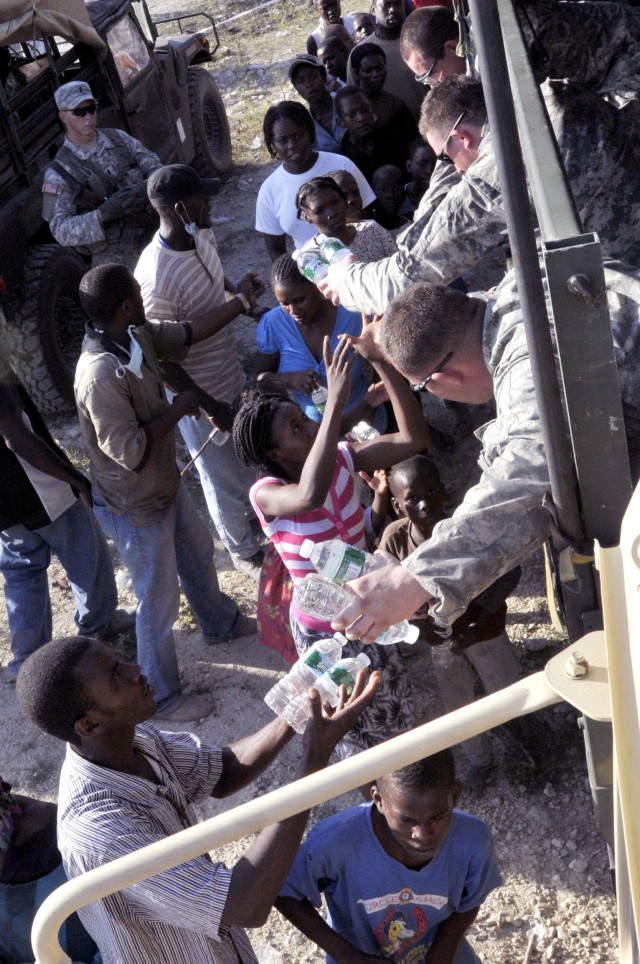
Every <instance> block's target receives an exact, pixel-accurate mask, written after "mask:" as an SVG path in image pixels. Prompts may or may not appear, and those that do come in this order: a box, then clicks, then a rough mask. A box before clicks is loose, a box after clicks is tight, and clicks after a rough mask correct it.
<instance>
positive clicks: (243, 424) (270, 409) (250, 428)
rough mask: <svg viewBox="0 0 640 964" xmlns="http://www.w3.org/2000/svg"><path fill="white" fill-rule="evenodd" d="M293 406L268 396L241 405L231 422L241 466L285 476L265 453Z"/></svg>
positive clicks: (258, 397)
mask: <svg viewBox="0 0 640 964" xmlns="http://www.w3.org/2000/svg"><path fill="white" fill-rule="evenodd" d="M294 263H295V262H294ZM294 404H295V402H292V401H291V400H290V399H288V398H283V396H282V395H275V394H273V393H271V392H264V393H260V394H257V395H256V396H255V397H254V398H251V399H249V400H248V401H246V402H245V403H244V405H243V406H242V408H241V409H240V411H239V412H238V414H237V415H236V417H235V418H234V420H233V446H234V448H235V450H236V455H237V456H238V458H239V459H240V461H241V462H242V463H243V464H244V465H249V466H255V467H256V468H258V469H260V470H261V471H263V472H266V473H267V475H278V476H281V475H285V473H284V472H283V469H282V466H281V465H279V464H278V463H277V462H274V461H272V460H271V459H270V458H269V457H268V455H267V452H268V451H269V449H271V448H273V440H272V436H271V427H272V425H273V420H274V418H275V416H276V414H277V412H278V411H279V409H280V408H282V406H283V405H294Z"/></svg>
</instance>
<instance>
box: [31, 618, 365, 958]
mask: <svg viewBox="0 0 640 964" xmlns="http://www.w3.org/2000/svg"><path fill="white" fill-rule="evenodd" d="M377 682H378V677H377V674H372V677H371V679H370V680H369V682H368V683H367V685H366V686H365V685H364V673H362V674H361V675H360V676H359V678H358V681H357V682H356V684H355V687H354V691H353V694H352V696H351V698H350V699H349V701H348V702H347V703H344V702H342V701H341V703H340V704H339V706H338V708H337V709H336V710H335V711H334V712H332V714H331V716H328V715H324V712H323V710H322V708H321V705H320V697H319V695H318V693H317V692H315V691H314V695H313V696H311V697H310V712H311V716H310V720H309V722H308V723H307V727H306V730H305V733H304V737H303V745H302V757H301V761H300V765H299V768H298V772H297V774H296V777H297V778H299V777H302V776H306V775H308V774H310V773H313V772H315V771H317V770H319V769H322V768H323V767H324V766H325V765H326V764H327V762H328V760H329V756H330V754H331V752H332V751H333V748H334V747H335V745H336V743H337V742H338V740H339V739H341V738H342V736H344V734H345V733H346V732H347V731H348V730H349V729H350V727H351V726H352V725H353V724H354V722H355V720H356V719H357V717H358V715H359V714H360V712H361V711H362V710H363V709H364V708H365V707H366V706H367V705H368V704H369V703H370V702H371V700H372V698H373V695H374V693H375V690H376V686H377ZM17 693H18V699H19V701H20V705H21V707H22V710H23V712H24V713H25V715H26V716H27V717H28V718H29V719H30V720H32V722H34V723H35V724H36V725H37V726H39V727H40V728H41V729H43V730H44V731H45V732H46V733H49V734H50V735H52V736H55V737H57V738H58V739H62V740H66V741H67V743H68V746H67V757H66V760H65V763H64V765H63V768H62V773H61V777H60V795H59V803H58V846H59V848H60V852H61V854H62V858H63V862H64V866H65V870H66V872H67V875H68V876H69V877H70V878H73V877H77V876H79V875H80V874H82V873H84V872H86V871H88V870H92V869H94V868H96V867H100V866H102V865H103V864H105V863H108V862H109V861H111V860H115V859H116V858H117V857H122V856H124V855H126V854H131V853H133V852H135V851H137V850H139V849H140V848H141V847H144V846H146V845H148V844H151V843H155V842H157V841H159V840H162V839H164V838H165V837H167V836H169V835H170V834H173V833H177V832H179V831H180V830H184V829H186V828H187V827H190V826H193V825H194V824H196V823H197V818H196V816H195V813H194V810H193V806H194V805H196V804H198V803H200V802H202V801H203V800H205V799H206V798H207V797H209V796H211V797H226V796H228V795H229V794H231V793H235V792H236V791H238V790H240V789H242V788H243V787H245V786H247V785H248V784H250V783H251V782H252V781H253V780H254V779H255V778H256V777H257V776H258V775H259V774H260V773H262V772H263V770H265V768H266V767H267V766H268V765H269V764H270V763H271V762H272V761H273V759H274V758H275V756H276V755H277V754H278V753H279V751H280V750H281V749H282V748H283V747H284V746H285V745H286V744H287V743H288V742H289V740H290V739H291V737H292V736H293V731H292V730H291V729H290V727H289V726H288V725H287V724H286V723H285V722H284V721H283V720H280V719H279V718H278V719H275V720H273V721H272V722H271V723H269V724H267V726H265V727H263V728H262V729H261V730H259V731H258V732H257V733H255V734H253V735H252V736H248V737H245V738H243V739H241V740H239V741H238V742H236V743H234V744H232V745H230V746H225V747H215V746H207V745H205V744H202V743H200V741H199V739H198V738H197V737H196V736H194V735H193V734H190V733H167V732H161V731H160V730H158V729H156V727H154V726H153V725H152V724H150V723H146V722H145V721H146V720H148V719H149V717H150V716H152V715H153V713H154V711H155V706H156V702H155V698H154V690H153V687H151V686H150V685H149V683H148V682H147V680H146V678H145V676H143V675H142V672H141V669H140V667H139V666H137V665H134V664H123V663H120V662H119V661H118V659H117V657H116V655H115V654H114V652H113V651H112V650H111V649H109V648H108V647H107V646H105V645H103V644H102V643H99V642H97V641H96V640H92V639H89V638H87V637H83V636H70V637H66V638H64V639H58V640H54V641H53V642H52V643H47V644H46V645H45V646H44V647H43V648H42V649H40V650H38V651H37V652H36V653H35V654H33V656H31V657H30V658H29V659H28V660H27V661H26V663H25V664H24V666H23V668H22V670H21V672H20V675H19V678H18V683H17ZM307 818H308V813H307V812H305V813H300V814H297V815H295V816H293V817H290V818H289V819H288V820H284V821H281V822H280V823H277V824H274V825H273V826H271V827H268V828H266V829H265V830H263V831H262V832H261V833H260V835H259V836H258V837H257V839H256V840H255V842H254V843H253V844H252V845H251V846H250V847H249V849H248V851H247V853H246V854H245V856H244V857H243V858H242V859H241V860H240V861H239V862H238V863H237V864H236V866H235V867H233V868H231V869H229V868H227V867H226V866H225V865H224V864H222V863H220V862H218V861H215V860H213V859H211V858H210V856H209V855H208V854H203V855H202V856H199V857H196V858H194V859H192V860H188V861H186V862H185V863H182V864H180V865H179V866H177V867H172V868H170V869H168V870H165V871H163V872H162V873H158V874H155V875H154V876H153V877H150V878H148V879H146V880H143V881H141V882H140V883H137V884H133V885H131V886H130V887H127V888H126V889H124V890H121V891H119V892H117V893H115V894H111V895H109V896H107V897H104V898H103V899H102V900H98V901H95V902H93V903H91V904H88V905H87V906H86V907H84V908H82V909H81V910H80V917H81V919H82V922H83V923H84V925H85V926H86V928H87V930H88V931H89V932H90V934H91V935H92V937H93V938H94V940H95V941H96V943H97V944H98V947H99V949H100V951H101V953H102V959H103V962H104V964H134V962H135V964H159V962H161V961H167V962H171V964H256V957H255V955H254V953H253V951H252V949H251V945H250V943H249V940H248V938H247V935H246V934H245V932H244V930H242V928H243V927H260V926H262V925H263V924H264V923H265V921H266V919H267V916H268V914H269V911H270V909H271V907H272V905H273V902H274V901H275V898H276V897H277V895H278V892H279V890H280V888H281V886H282V884H283V882H284V879H285V877H286V874H287V872H288V870H289V868H290V866H291V864H292V862H293V859H294V857H295V855H296V852H297V849H298V846H299V843H300V840H301V838H302V834H303V831H304V828H305V825H306V823H307Z"/></svg>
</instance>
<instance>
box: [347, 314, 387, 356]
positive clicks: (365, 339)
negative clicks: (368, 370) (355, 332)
mask: <svg viewBox="0 0 640 964" xmlns="http://www.w3.org/2000/svg"><path fill="white" fill-rule="evenodd" d="M381 321H382V315H364V314H363V316H362V331H361V333H360V337H359V338H354V337H353V336H352V335H340V338H350V340H351V344H352V345H353V347H354V348H355V349H356V350H357V351H358V352H359V353H360V354H361V355H362V357H363V358H366V359H368V360H369V361H371V362H373V361H383V360H384V355H383V353H382V350H381V348H380V345H379V344H378V331H379V330H380V322H381Z"/></svg>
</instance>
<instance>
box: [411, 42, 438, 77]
mask: <svg viewBox="0 0 640 964" xmlns="http://www.w3.org/2000/svg"><path fill="white" fill-rule="evenodd" d="M443 55H444V47H443V48H442V50H441V51H440V53H439V54H438V56H437V57H436V59H435V60H434V61H433V63H432V64H431V66H430V67H429V69H428V70H425V72H424V73H423V74H414V75H413V76H414V77H415V79H416V81H417V83H419V84H426V83H427V81H428V80H429V77H431V74H432V73H433V72H434V70H435V69H436V64H437V63H439V61H441V60H442V57H443Z"/></svg>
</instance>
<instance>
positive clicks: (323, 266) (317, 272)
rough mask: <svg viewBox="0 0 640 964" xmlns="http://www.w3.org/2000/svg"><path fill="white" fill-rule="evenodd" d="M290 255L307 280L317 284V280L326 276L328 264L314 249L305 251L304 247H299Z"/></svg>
mask: <svg viewBox="0 0 640 964" xmlns="http://www.w3.org/2000/svg"><path fill="white" fill-rule="evenodd" d="M291 257H292V258H293V260H294V261H295V262H296V264H297V265H298V269H299V271H300V273H301V274H303V275H304V276H305V278H308V279H309V281H313V283H314V284H317V283H318V281H322V279H323V278H326V276H327V273H328V271H329V265H328V264H327V262H326V261H324V260H323V258H321V257H320V255H319V254H318V253H317V252H316V251H305V250H304V248H299V249H298V250H297V251H294V252H293V254H292V255H291Z"/></svg>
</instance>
